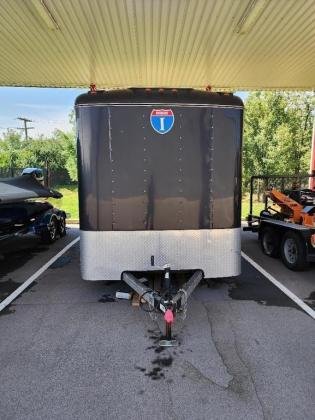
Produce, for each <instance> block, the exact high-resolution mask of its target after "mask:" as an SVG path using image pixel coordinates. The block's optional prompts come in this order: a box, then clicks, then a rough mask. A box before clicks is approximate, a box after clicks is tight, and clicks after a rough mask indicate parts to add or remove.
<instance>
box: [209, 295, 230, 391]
mask: <svg viewBox="0 0 315 420" xmlns="http://www.w3.org/2000/svg"><path fill="white" fill-rule="evenodd" d="M202 306H203V307H204V309H205V311H206V314H207V320H208V324H209V327H210V335H211V339H212V342H213V345H214V347H215V349H216V351H217V353H218V355H219V356H220V359H221V360H222V364H223V366H224V367H225V369H226V372H227V373H228V374H229V375H230V376H231V379H230V380H229V384H228V386H227V387H226V389H227V388H228V387H229V386H230V384H231V383H232V382H233V380H234V375H233V373H232V372H231V371H230V369H229V366H228V363H227V361H226V360H225V358H224V356H223V354H222V352H221V351H220V349H219V347H218V345H217V342H216V339H215V337H214V334H213V325H212V320H211V318H210V314H209V311H208V309H207V307H206V305H205V304H204V303H202ZM219 386H220V385H219ZM220 387H221V386H220ZM221 388H224V389H225V387H221Z"/></svg>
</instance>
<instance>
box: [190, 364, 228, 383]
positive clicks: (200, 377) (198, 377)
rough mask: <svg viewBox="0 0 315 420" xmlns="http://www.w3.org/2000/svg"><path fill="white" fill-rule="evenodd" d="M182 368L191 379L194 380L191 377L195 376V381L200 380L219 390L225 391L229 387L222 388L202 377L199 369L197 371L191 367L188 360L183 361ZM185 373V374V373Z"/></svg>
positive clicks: (209, 379)
mask: <svg viewBox="0 0 315 420" xmlns="http://www.w3.org/2000/svg"><path fill="white" fill-rule="evenodd" d="M183 367H184V370H185V371H187V370H188V371H189V373H190V377H191V379H194V378H193V377H194V376H195V379H196V380H198V381H199V380H201V381H203V382H204V383H207V384H210V385H214V386H215V387H218V388H219V389H221V390H227V389H228V388H229V387H228V386H227V387H224V386H222V385H220V384H218V383H217V382H215V381H213V380H212V379H211V378H209V377H208V376H206V375H204V374H203V373H202V372H201V370H200V369H198V368H197V367H196V366H195V365H193V364H192V363H191V362H188V360H184V363H183ZM186 373H187V372H186Z"/></svg>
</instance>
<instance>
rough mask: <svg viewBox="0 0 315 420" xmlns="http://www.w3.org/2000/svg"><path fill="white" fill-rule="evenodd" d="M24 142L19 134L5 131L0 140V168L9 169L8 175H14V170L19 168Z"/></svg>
mask: <svg viewBox="0 0 315 420" xmlns="http://www.w3.org/2000/svg"><path fill="white" fill-rule="evenodd" d="M24 147H25V142H24V141H23V140H22V138H21V135H20V133H18V132H16V131H14V130H7V132H6V133H5V134H4V136H3V137H2V139H1V140H0V167H1V168H5V169H9V170H10V175H11V176H12V177H13V176H15V175H16V169H18V168H19V167H20V166H21V159H22V154H23V148H24Z"/></svg>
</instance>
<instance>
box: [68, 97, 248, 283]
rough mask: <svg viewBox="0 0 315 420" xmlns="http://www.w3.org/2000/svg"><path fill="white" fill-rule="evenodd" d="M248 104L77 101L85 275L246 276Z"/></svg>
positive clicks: (184, 100)
mask: <svg viewBox="0 0 315 420" xmlns="http://www.w3.org/2000/svg"><path fill="white" fill-rule="evenodd" d="M242 114H243V104H242V101H241V100H240V99H239V98H237V97H235V96H233V95H232V94H218V93H211V92H206V91H196V90H193V89H179V90H174V89H165V90H164V89H127V90H122V91H97V92H94V91H92V92H90V93H88V94H84V95H81V96H79V97H78V98H77V100H76V115H77V123H78V124H77V126H78V165H79V166H78V169H79V204H80V230H81V272H82V277H83V278H84V279H86V280H119V279H120V278H121V274H122V273H123V272H124V271H147V270H160V269H161V268H162V267H163V266H164V265H165V264H169V265H170V266H171V269H172V270H195V269H200V270H202V272H203V273H204V275H205V276H206V277H229V276H235V275H238V274H239V273H240V201H241V191H240V190H241V138H242Z"/></svg>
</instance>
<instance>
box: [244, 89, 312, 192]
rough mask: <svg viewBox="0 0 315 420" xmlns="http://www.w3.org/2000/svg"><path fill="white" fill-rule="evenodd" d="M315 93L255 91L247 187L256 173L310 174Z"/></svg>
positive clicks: (247, 123)
mask: <svg viewBox="0 0 315 420" xmlns="http://www.w3.org/2000/svg"><path fill="white" fill-rule="evenodd" d="M312 109H314V95H313V94H312V93H301V92H298V93H292V92H291V93H284V92H254V93H251V94H250V95H249V97H248V99H247V101H246V104H245V117H244V147H243V190H244V191H245V192H246V191H247V190H248V187H249V182H250V177H251V176H252V175H258V174H262V175H268V174H269V175H270V174H297V173H307V172H308V169H309V167H308V165H309V158H310V148H311V147H310V145H311V135H312V134H311V133H312V117H311V113H312Z"/></svg>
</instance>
